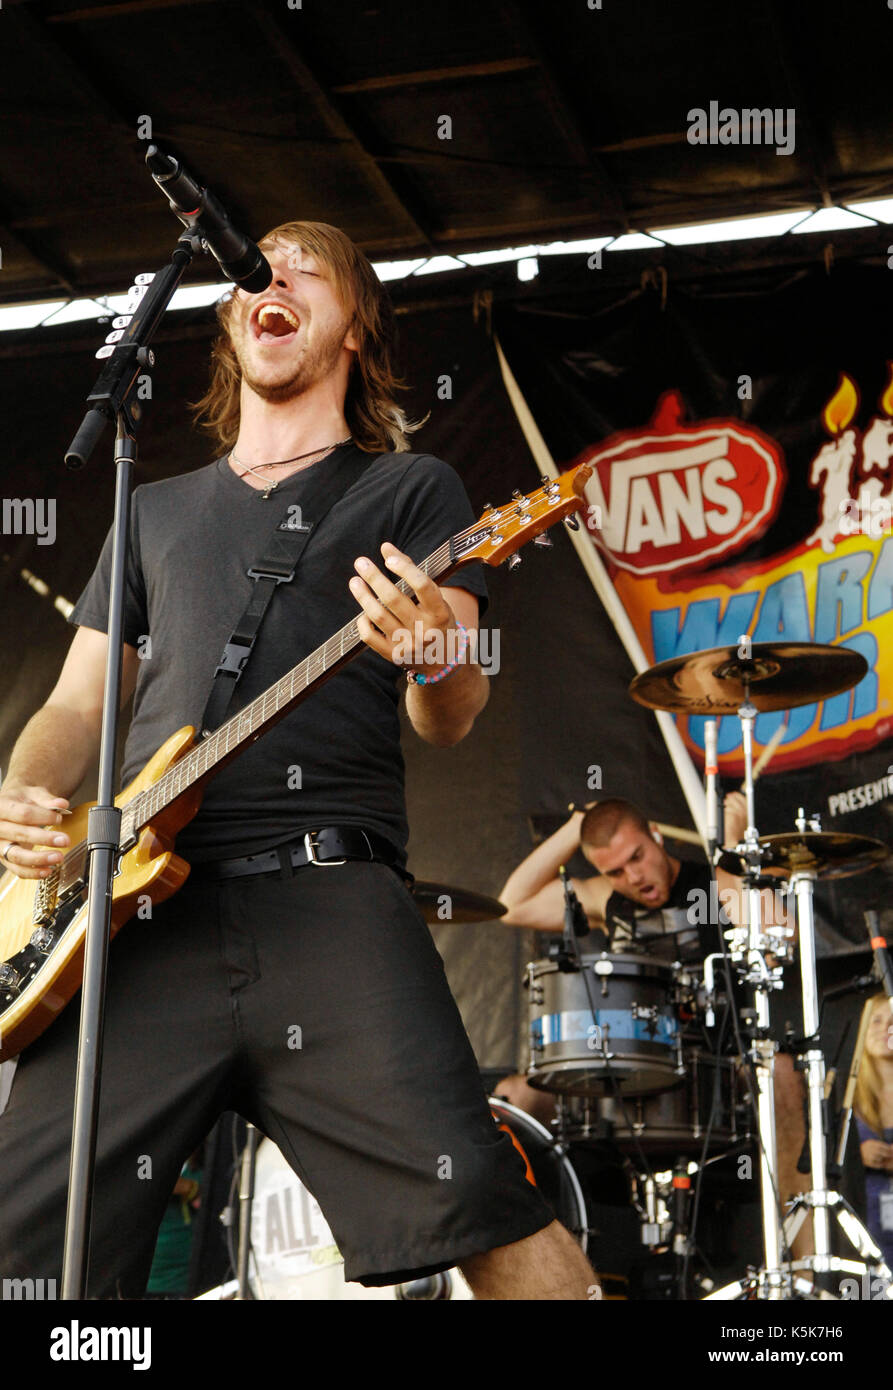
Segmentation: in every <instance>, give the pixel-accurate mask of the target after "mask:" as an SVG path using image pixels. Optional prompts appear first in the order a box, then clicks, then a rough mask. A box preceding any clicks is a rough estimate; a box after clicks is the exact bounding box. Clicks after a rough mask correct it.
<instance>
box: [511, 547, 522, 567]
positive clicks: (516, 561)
mask: <svg viewBox="0 0 893 1390" xmlns="http://www.w3.org/2000/svg"><path fill="white" fill-rule="evenodd" d="M520 563H521V556H520V555H519V554H518V552H517V550H516V551H515V553H514V554H513V555H510V556H509V569H510V570H516V569H517V568H518V566H519V565H520Z"/></svg>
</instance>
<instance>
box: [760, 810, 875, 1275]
mask: <svg viewBox="0 0 893 1390" xmlns="http://www.w3.org/2000/svg"><path fill="white" fill-rule="evenodd" d="M796 826H797V829H798V830H799V831H801V832H805V831H807V830H820V829H821V826H820V825H819V824H818V822H817V819H813V820H811V821H810V822H809V823H807V821H806V818H805V816H804V814H803V811H802V810H801V811H800V813H799V815H798V817H797V820H796ZM815 879H816V872H815V869H814V868H813V869H804V870H800V871H797V872H795V873H792V874H791V877H790V886H791V890H792V891H793V893H794V895H795V898H796V903H797V925H798V932H799V943H800V978H801V980H802V982H803V1038H802V1042H801V1046H802V1048H803V1049H804V1050H803V1051H801V1052H800V1054H799V1055H798V1057H797V1065H798V1067H799V1069H800V1070H802V1071H803V1074H804V1077H805V1080H806V1095H807V1116H808V1124H807V1128H808V1139H809V1167H810V1183H811V1186H810V1190H809V1191H808V1192H801V1193H800V1194H798V1196H797V1197H795V1198H794V1201H793V1203H792V1204H791V1209H790V1213H789V1215H788V1217H787V1219H786V1221H785V1235H786V1237H787V1239H788V1240H793V1238H794V1236H795V1235H796V1234H797V1232H798V1231H799V1229H800V1227H801V1226H802V1224H803V1222H804V1221H805V1220H806V1218H807V1216H808V1215H809V1214H810V1212H811V1213H812V1221H813V1231H814V1237H815V1254H814V1255H808V1256H806V1257H804V1258H803V1259H802V1260H798V1261H796V1263H795V1264H794V1265H793V1266H792V1268H793V1269H795V1270H803V1271H811V1272H813V1273H814V1274H829V1273H832V1272H834V1273H840V1272H842V1273H847V1274H856V1275H865V1274H868V1273H869V1271H871V1272H872V1273H874V1274H876V1275H878V1276H879V1277H880V1278H881V1279H885V1280H890V1279H891V1278H893V1276H891V1273H890V1270H889V1269H888V1267H887V1265H886V1264H885V1263H884V1258H883V1255H882V1253H881V1251H880V1249H879V1248H878V1246H877V1245H876V1244H875V1242H874V1240H873V1239H872V1237H871V1235H870V1234H869V1232H868V1230H867V1229H866V1227H865V1226H864V1225H863V1224H862V1222H861V1221H860V1220H859V1218H858V1217H857V1216H856V1213H855V1212H854V1211H853V1209H852V1207H851V1206H850V1205H849V1203H848V1202H847V1201H846V1199H845V1198H844V1197H843V1196H841V1194H840V1193H839V1192H833V1191H831V1190H829V1188H828V1174H827V1155H826V1124H825V1115H826V1106H825V1059H824V1055H823V1053H822V1049H821V1039H820V1038H819V994H818V972H817V970H816V954H815V914H814V911H813V891H814V884H815ZM832 1211H833V1213H834V1216H835V1219H836V1220H837V1222H838V1224H839V1226H840V1228H841V1230H842V1231H843V1233H844V1235H845V1236H846V1238H847V1240H848V1241H849V1243H850V1245H851V1246H852V1247H853V1248H854V1249H855V1250H856V1251H857V1252H858V1254H859V1255H860V1257H861V1260H860V1261H854V1260H843V1259H839V1258H837V1257H836V1256H832V1254H831V1212H832ZM890 1292H891V1293H893V1291H890Z"/></svg>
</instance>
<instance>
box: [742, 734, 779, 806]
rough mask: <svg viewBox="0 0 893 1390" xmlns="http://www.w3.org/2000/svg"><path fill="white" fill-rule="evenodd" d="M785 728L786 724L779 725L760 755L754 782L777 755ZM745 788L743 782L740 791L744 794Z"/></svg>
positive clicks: (755, 767)
mask: <svg viewBox="0 0 893 1390" xmlns="http://www.w3.org/2000/svg"><path fill="white" fill-rule="evenodd" d="M785 728H786V726H785V725H784V724H779V726H778V728H777V729H776V730H775V733H774V734H773V735H772V737H771V738H770V740H769V742H768V743H767V744H766V747H765V748H764V749H763V751H762V753H761V754H760V756H759V757H758V758H757V760H756V762H755V763H754V768H753V780H754V781H756V780H757V778H758V777H759V775H760V773H761V772H763V771H764V770H765V768H766V767H767V765H768V764H769V763H770V762H771V761H772V758H773V755H774V753H775V750H776V748H777V747H778V745H779V744H780V743H781V740H782V739H783V738H784V734H785ZM745 786H746V783H744V782H742V783H741V786H740V788H739V791H742V792H743V791H744V788H745Z"/></svg>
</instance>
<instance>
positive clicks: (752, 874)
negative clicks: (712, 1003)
mask: <svg viewBox="0 0 893 1390" xmlns="http://www.w3.org/2000/svg"><path fill="white" fill-rule="evenodd" d="M867 670H868V665H867V662H866V661H865V660H864V658H863V657H861V656H859V655H858V654H857V653H855V652H852V651H849V650H848V649H846V648H841V647H830V646H824V647H823V646H818V645H817V644H814V643H805V644H802V643H753V642H752V641H751V639H750V638H749V637H748V636H743V637H741V638H740V639H739V644H738V646H737V648H735V647H729V648H717V649H714V650H710V651H703V652H695V653H691V654H689V655H687V656H683V657H679V658H674V659H672V660H671V661H665V662H662V663H660V664H659V665H658V666H654V667H652V668H651V669H650V670H648V671H644V672H642V673H640V674H639V675H638V676H636V678H635V679H634V680H633V682H632V684H631V686H630V693H631V694H632V696H633V698H634V699H636V700H637V701H638V702H639V703H640V704H643V705H646V706H647V707H649V708H652V709H661V710H667V711H670V712H673V713H680V714H687V715H693V714H698V715H705V716H707V717H708V719H714V718H715V717H717V716H719V715H722V714H737V716H738V720H739V722H740V725H741V736H742V748H743V758H744V784H743V788H742V789H743V791H744V796H745V803H746V807H747V825H746V829H745V831H744V839H743V842H742V843H741V844H739V845H737V846H735V847H734V853H735V854H736V855H737V856H738V857H739V860H740V862H741V866H742V870H743V872H742V873H741V877H742V879H743V883H744V889H745V894H746V903H747V926H746V927H739V928H733V929H732V930H731V931H730V932H726V933H725V934H724V935H725V937H726V939H728V941H729V948H730V949H729V956H730V960H731V963H732V964H733V965H734V966H735V969H736V973H737V974H738V976H739V978H740V979H741V981H742V982H743V983H744V984H746V985H748V986H749V987H750V988H751V989H752V990H753V995H754V1006H753V1026H752V1029H751V1040H750V1048H749V1052H748V1055H749V1058H750V1062H751V1066H752V1069H753V1072H754V1077H755V1081H756V1089H757V1106H756V1108H757V1137H758V1141H759V1160H760V1193H761V1208H762V1226H763V1267H762V1268H761V1269H759V1270H750V1271H749V1272H748V1275H747V1276H746V1277H745V1278H744V1279H742V1280H739V1281H736V1283H734V1284H732V1285H729V1286H727V1287H726V1288H723V1289H720V1290H717V1291H715V1292H713V1293H711V1294H710V1295H708V1296H709V1297H710V1298H717V1299H721V1298H742V1297H745V1296H751V1297H752V1296H756V1297H758V1298H767V1299H775V1300H777V1299H782V1298H790V1297H792V1296H793V1283H792V1273H791V1268H790V1265H787V1266H785V1267H783V1265H782V1242H783V1240H784V1239H785V1233H784V1231H783V1229H782V1224H781V1221H780V1219H779V1218H780V1213H779V1201H778V1185H777V1180H776V1174H777V1146H776V1135H775V1106H774V1093H773V1083H774V1056H775V1051H776V1044H775V1043H774V1042H773V1041H772V1040H771V1039H770V1038H769V997H770V994H771V992H772V990H773V989H777V988H780V987H781V967H780V965H772V966H770V965H769V964H768V962H767V959H766V957H767V956H768V955H772V956H774V957H775V958H776V959H777V960H778V961H780V962H786V961H787V960H789V959H790V947H791V941H790V938H789V934H788V933H787V932H786V931H784V930H778V929H773V928H771V927H766V928H765V929H764V927H763V914H762V908H763V904H762V897H761V892H760V889H761V887H762V886H763V885H764V883H765V876H764V875H763V874H762V873H761V868H762V866H763V863H764V862H772V863H774V864H775V863H779V862H780V860H781V861H785V860H786V861H788V862H790V863H791V867H792V868H793V869H794V870H796V872H794V873H793V874H792V876H791V890H792V891H793V892H794V894H795V898H796V902H797V912H798V921H799V920H800V915H801V912H802V914H803V919H804V923H805V931H804V926H801V929H800V930H801V974H802V978H803V989H804V1033H805V1034H806V1035H807V1036H810V1037H811V1036H813V1035H814V1034H815V1033H816V1032H817V1029H818V1012H817V1005H816V998H817V984H816V972H815V940H814V931H813V918H812V897H811V893H812V878H814V877H815V874H812V875H811V876H810V875H809V874H808V873H807V872H802V871H803V870H804V869H806V867H807V865H806V863H804V860H805V859H806V856H807V855H808V854H811V853H812V849H813V846H812V844H811V842H810V840H809V836H810V835H811V834H812V827H811V826H810V827H809V830H807V825H806V818H805V817H804V816H803V815H802V813H801V817H800V820H799V821H798V823H797V829H798V832H799V840H798V837H793V838H794V839H795V840H797V849H796V851H794V850H793V848H792V847H789V846H779V845H777V843H774V842H777V840H778V838H779V837H769V838H768V839H766V840H763V841H761V840H760V838H759V836H758V833H757V828H756V819H755V809H754V750H753V733H754V724H755V722H756V717H757V714H758V713H761V712H769V711H772V712H775V711H786V710H790V709H793V708H795V707H797V706H799V705H804V704H811V703H813V702H814V701H816V700H818V699H826V698H828V697H830V696H832V695H835V694H839V693H841V692H842V691H844V690H849V689H850V688H851V687H852V686H854V685H856V684H857V683H858V682H859V681H860V680H861V679H862V678H863V677H864V676H865V674H866V672H867ZM713 737H715V729H714V730H713V731H712V737H711V741H710V746H712V738H713ZM708 761H709V762H711V763H712V762H715V759H713V758H710V759H708ZM713 770H714V769H712V768H711V771H713ZM708 789H709V790H710V791H711V792H712V797H711V800H712V802H713V803H714V804H712V805H711V806H710V807H709V808H708V821H709V823H710V825H711V826H715V825H718V821H719V818H718V813H717V808H716V805H715V801H716V796H717V793H716V778H715V776H714V777H708ZM801 822H802V824H801ZM881 848H883V847H881ZM719 857H720V851H719V849H718V847H717V848H716V851H715V854H714V861H715V862H719ZM795 857H796V861H797V862H796V863H794V862H793V860H794V858H795ZM723 867H725V865H723ZM860 867H865V865H864V863H863V864H861V865H860ZM853 871H854V872H858V869H855V870H853ZM807 883H808V887H807V886H806V884H807ZM804 935H805V936H806V938H808V940H807V942H806V948H805V953H804V948H803V937H804ZM807 977H809V979H808V978H807ZM709 980H710V985H712V984H713V970H712V963H711V972H710V976H709ZM710 993H711V989H710V987H709V986H708V994H710ZM803 1061H804V1064H805V1068H806V1075H807V1086H808V1094H809V1130H810V1142H811V1153H812V1156H813V1173H814V1178H813V1185H814V1187H815V1189H816V1192H817V1193H818V1192H819V1191H820V1189H821V1186H822V1184H823V1183H824V1181H825V1172H824V1143H823V1136H822V1135H821V1133H819V1134H818V1135H816V1133H815V1131H816V1126H817V1125H818V1128H819V1130H820V1129H821V1109H820V1107H821V1086H820V1084H819V1083H820V1081H822V1080H823V1072H824V1063H823V1060H822V1056H821V1052H820V1051H819V1050H818V1049H815V1050H812V1051H810V1052H809V1053H807V1054H806V1055H805V1057H804V1059H803ZM817 1091H818V1093H819V1095H818V1098H817V1097H816V1092H817ZM819 1150H821V1153H819ZM820 1157H821V1163H822V1167H821V1173H819V1171H818V1162H819V1158H820ZM814 1210H815V1225H816V1246H817V1251H818V1249H819V1247H820V1245H821V1246H822V1250H823V1253H821V1254H817V1256H816V1257H813V1259H814V1260H816V1261H817V1263H816V1266H815V1267H816V1268H818V1267H820V1266H821V1267H826V1265H827V1260H828V1258H829V1257H828V1253H827V1226H828V1222H827V1208H826V1207H824V1205H823V1203H822V1202H819V1203H817V1205H816V1206H815V1208H814ZM801 1221H802V1217H801Z"/></svg>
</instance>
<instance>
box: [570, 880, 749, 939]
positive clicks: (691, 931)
mask: <svg viewBox="0 0 893 1390" xmlns="http://www.w3.org/2000/svg"><path fill="white" fill-rule="evenodd" d="M712 883H713V880H712V878H711V874H710V870H709V868H708V867H707V865H706V864H695V863H692V862H691V861H690V860H687V859H683V860H682V861H681V862H680V865H679V873H678V874H677V875H676V881H675V883H674V884H673V887H672V888H671V890H670V896H669V898H668V899H667V901H666V903H664V905H663V907H661V908H647V907H643V906H641V905H640V904H639V903H636V902H633V901H632V899H631V898H626V897H624V896H623V894H622V893H612V894H611V896H610V898H609V899H608V901H607V904H606V906H605V922H606V924H607V928H608V932H609V934H610V941H611V949H612V950H624V949H625V950H636V948H637V946H639V947H644V949H645V951H646V952H647V954H649V955H658V956H660V957H661V958H662V959H665V960H695V959H703V958H704V956H707V955H709V954H710V953H711V952H713V951H717V950H719V948H720V941H719V932H718V928H717V918H718V922H719V926H722V927H723V928H725V927H729V926H731V925H732V924H731V922H730V921H729V918H728V917H727V915H726V913H725V911H724V910H723V908H722V905H721V903H720V902H719V900H718V897H717V890H716V888H715V887H711V885H712ZM711 923H712V925H711ZM680 927H682V928H683V930H682V931H679V932H678V935H676V934H674V935H672V936H666V939H663V940H662V939H661V938H662V937H665V934H666V933H667V932H672V931H674V930H675V929H678V928H680ZM583 940H584V941H585V940H586V938H585V937H584V938H583Z"/></svg>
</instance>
